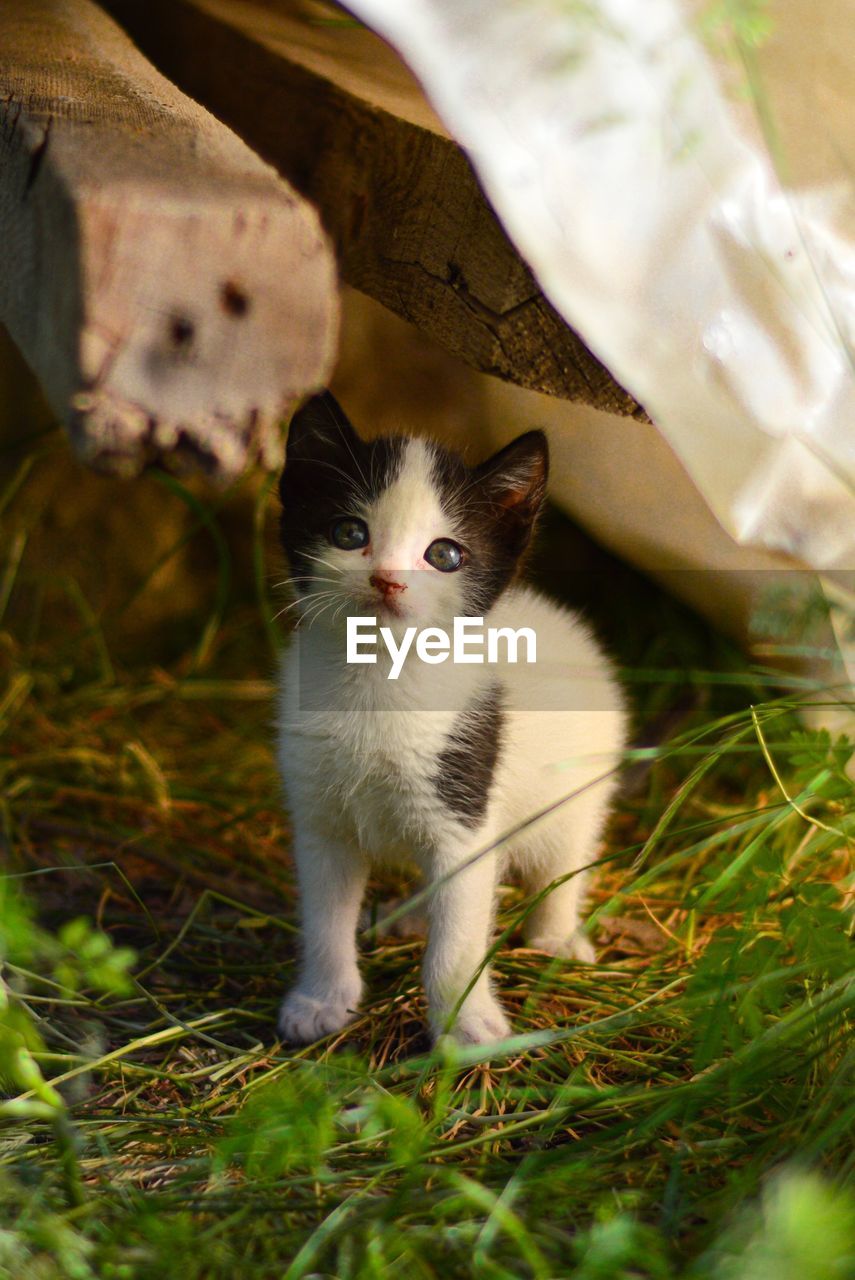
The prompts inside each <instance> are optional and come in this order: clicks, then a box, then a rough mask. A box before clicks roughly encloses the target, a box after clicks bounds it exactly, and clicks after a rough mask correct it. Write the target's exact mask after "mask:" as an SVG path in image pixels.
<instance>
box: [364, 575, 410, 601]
mask: <svg viewBox="0 0 855 1280" xmlns="http://www.w3.org/2000/svg"><path fill="white" fill-rule="evenodd" d="M368 581H369V582H370V583H371V585H372V587H373V588H374V589H375V591H380V592H382V594H383V595H384V596H391V595H394V594H395V592H396V591H406V589H407V586H406V583H404V582H393V581H392V579H391V578H389V577H387V576H386V574H385V573H372V575H371V577H370V578H369V579H368Z"/></svg>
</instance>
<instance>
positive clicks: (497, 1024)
mask: <svg viewBox="0 0 855 1280" xmlns="http://www.w3.org/2000/svg"><path fill="white" fill-rule="evenodd" d="M432 1021H433V1031H434V1037H435V1038H436V1037H438V1036H439V1035H443V1034H444V1035H447V1036H448V1037H449V1039H451V1040H454V1041H455V1042H456V1043H457V1044H467V1045H468V1044H493V1043H494V1041H496V1040H504V1039H505V1038H506V1037H507V1036H510V1035H513V1029H512V1027H511V1024H510V1023H509V1022H508V1020H507V1018H506V1017H505V1014H504V1010H503V1009H502V1006H501V1005H500V1004H499V1003H498V1002H497V1001H495V1000H490V1001H489V1003H488V1002H487V1001H484V1002H483V1003H479V1004H477V1005H470V1004H469V1002H467V1003H466V1004H464V1006H463V1008H462V1009H461V1010H460V1012H459V1013H458V1015H457V1017H456V1018H455V1020H454V1024H453V1026H452V1027H451V1028H450V1030H448V1031H446V1026H447V1023H448V1016H446V1017H445V1018H444V1019H440V1018H435V1019H433V1020H432Z"/></svg>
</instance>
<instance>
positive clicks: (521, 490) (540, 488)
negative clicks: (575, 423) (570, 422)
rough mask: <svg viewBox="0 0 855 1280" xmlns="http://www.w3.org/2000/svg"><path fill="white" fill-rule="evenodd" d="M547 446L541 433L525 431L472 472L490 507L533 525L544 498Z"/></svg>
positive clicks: (547, 471)
mask: <svg viewBox="0 0 855 1280" xmlns="http://www.w3.org/2000/svg"><path fill="white" fill-rule="evenodd" d="M548 474H549V446H548V444H547V443H546V436H545V435H544V434H543V432H542V431H527V432H526V433H525V435H522V436H517V438H516V440H512V441H511V443H510V444H508V445H505V447H504V449H500V450H499V452H498V453H494V454H493V456H492V458H488V459H487V461H486V462H482V463H481V465H480V467H476V469H475V483H476V484H477V485H478V486H479V487H480V489H481V491H482V492H483V493H485V494H486V496H487V498H488V499H489V501H490V503H491V505H493V506H494V507H497V508H498V509H499V510H500V512H506V513H507V515H508V516H512V517H516V519H517V520H518V521H519V522H520V523H521V524H532V523H533V522H534V519H535V517H536V515H537V513H538V511H539V510H540V507H541V504H542V503H543V499H544V497H545V496H546V479H547V476H548Z"/></svg>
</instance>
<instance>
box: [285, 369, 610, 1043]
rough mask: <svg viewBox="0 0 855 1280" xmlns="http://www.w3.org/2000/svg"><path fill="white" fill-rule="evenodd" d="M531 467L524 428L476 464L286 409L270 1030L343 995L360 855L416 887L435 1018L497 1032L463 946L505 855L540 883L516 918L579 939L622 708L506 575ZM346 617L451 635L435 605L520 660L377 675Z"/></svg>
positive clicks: (563, 632) (576, 942)
mask: <svg viewBox="0 0 855 1280" xmlns="http://www.w3.org/2000/svg"><path fill="white" fill-rule="evenodd" d="M547 466H548V453H547V444H546V438H545V436H544V435H543V433H542V432H540V431H531V432H528V433H527V434H526V435H523V436H520V437H519V438H518V439H517V440H515V441H513V442H512V443H511V444H509V445H508V446H507V447H506V448H504V449H502V450H501V451H500V452H499V453H497V454H496V455H495V456H494V457H492V458H489V459H488V460H487V461H486V462H484V463H482V464H481V465H480V466H478V467H475V468H470V467H467V466H466V465H465V464H464V463H463V461H462V460H461V459H460V458H459V457H457V456H456V455H455V454H453V453H450V452H449V451H447V450H446V449H443V448H441V447H440V446H439V445H437V444H433V443H430V442H427V441H424V440H418V439H413V438H410V437H408V436H396V437H388V436H387V437H383V438H380V439H377V440H374V441H372V442H370V443H366V442H365V441H363V440H361V439H360V438H359V436H358V435H357V434H356V432H355V431H354V430H353V427H352V426H351V425H350V423H349V421H348V420H347V418H346V417H345V415H344V413H343V412H342V410H341V408H340V407H339V405H338V404H337V403H336V401H335V400H334V399H333V397H332V396H331V395H330V394H329V393H326V394H324V395H320V396H316V397H315V398H314V399H312V400H310V401H309V402H308V403H307V404H306V405H305V406H304V408H302V409H301V410H300V411H299V412H298V413H297V414H296V416H295V417H294V419H293V421H292V423H291V428H290V434H289V438H288V450H287V459H286V465H285V471H284V473H283V476H282V481H281V486H280V492H281V497H282V508H283V510H282V523H281V535H282V543H283V546H284V549H285V551H286V553H287V556H288V558H289V561H290V565H291V570H292V574H293V578H292V581H293V584H294V586H295V590H296V592H297V600H296V603H295V606H294V607H295V609H296V611H297V614H298V615H299V619H300V620H299V624H298V627H297V631H296V633H295V638H294V641H293V643H292V645H291V647H290V649H289V651H288V652H287V654H286V656H285V658H284V662H283V667H282V676H281V693H280V704H279V765H280V769H281V772H282V778H283V782H284V786H285V791H286V795H287V799H288V802H289V805H290V809H291V814H292V818H293V826H294V853H295V858H296V864H297V874H298V879H299V889H300V896H301V915H302V964H301V968H300V972H299V977H298V979H297V982H296V984H295V986H294V987H293V989H292V990H291V991H290V992H289V994H288V995H287V997H286V998H285V1001H284V1003H283V1005H282V1008H281V1012H280V1016H279V1029H280V1032H281V1034H282V1036H283V1038H284V1039H286V1040H288V1041H290V1042H292V1043H306V1042H309V1041H312V1040H316V1039H317V1038H319V1037H320V1036H323V1035H326V1034H328V1033H330V1032H334V1031H338V1030H339V1029H340V1028H341V1027H343V1026H344V1025H345V1024H346V1023H347V1022H349V1021H350V1020H351V1019H352V1018H353V1016H354V1014H355V1011H356V1009H357V1006H358V1004H359V1000H360V997H361V994H362V980H361V977H360V973H359V964H358V959H357V950H356V929H357V921H358V918H359V912H360V904H361V901H362V896H363V892H364V889H365V883H366V879H367V877H368V874H369V870H370V868H371V866H372V864H373V863H377V862H386V863H389V862H397V861H399V860H406V861H409V862H410V863H416V864H418V866H419V867H420V868H421V869H422V871H423V873H424V875H425V877H426V879H427V881H428V883H429V884H432V885H433V886H434V890H433V892H432V893H431V895H430V900H429V909H428V910H429V939H428V943H427V949H426V953H425V960H424V984H425V989H426V994H427V1000H428V1009H429V1018H430V1024H431V1028H432V1031H433V1033H434V1035H439V1034H441V1033H443V1032H450V1034H451V1035H453V1036H454V1037H455V1038H456V1039H457V1040H458V1041H460V1042H463V1043H470V1044H472V1043H474V1044H478V1043H482V1042H487V1041H492V1040H497V1039H500V1038H501V1037H503V1036H505V1035H507V1034H509V1031H510V1028H509V1025H508V1021H507V1018H506V1017H505V1014H504V1012H503V1010H502V1008H501V1005H500V1004H499V1003H498V1001H497V1000H496V997H495V995H494V994H493V991H492V988H491V984H490V975H489V972H488V970H487V968H486V966H484V965H483V961H484V957H485V954H486V952H487V950H488V947H489V945H490V940H491V932H492V928H493V919H494V896H495V890H496V884H497V879H498V877H499V876H500V874H501V873H502V870H503V868H504V867H505V866H507V865H508V864H509V863H510V864H512V865H514V866H515V867H516V868H518V869H519V871H520V872H521V874H522V877H523V880H524V882H525V884H526V885H527V887H528V889H529V890H531V891H535V892H536V891H539V890H543V889H545V888H546V887H547V886H549V885H551V884H552V882H553V881H556V880H557V881H558V883H557V884H556V886H555V888H554V889H553V890H552V891H551V892H549V893H548V894H547V895H546V896H545V897H544V898H543V900H542V901H541V903H540V904H539V905H538V906H537V907H536V908H535V910H534V911H533V912H532V913H531V914H530V915H529V917H528V920H527V922H526V931H527V938H528V941H529V944H530V945H531V946H533V947H538V948H541V949H543V950H545V951H548V952H550V953H554V954H557V955H564V956H571V957H575V958H576V959H577V960H591V959H592V958H593V952H592V948H591V944H590V942H589V941H588V939H587V937H586V936H585V935H584V933H583V932H582V931H581V929H580V919H579V909H580V904H581V900H582V891H583V883H584V873H581V872H580V869H581V868H584V867H585V866H586V865H587V864H588V863H590V862H592V861H593V859H594V858H595V856H596V851H597V843H598V841H599V839H600V835H601V832H602V829H603V823H604V819H605V817H606V815H607V810H608V805H609V801H610V798H611V795H612V793H613V789H614V784H615V768H616V765H617V763H618V761H619V760H620V757H621V753H622V750H623V747H624V744H625V732H626V723H625V714H624V710H623V706H622V700H621V695H620V692H619V690H618V688H617V686H616V684H615V681H614V679H613V677H612V675H611V671H610V667H609V664H608V662H607V660H606V658H605V657H604V656H603V654H602V653H601V651H600V649H599V647H598V646H597V644H596V642H595V641H594V640H593V638H592V637H591V635H590V634H589V632H588V631H587V629H586V628H585V627H584V626H583V625H581V624H580V622H579V621H578V619H576V618H575V617H574V616H573V615H572V614H570V613H568V612H567V610H565V609H563V608H560V607H559V606H558V605H556V604H553V603H552V602H551V601H549V600H547V599H545V598H544V597H543V596H541V595H539V594H537V593H536V592H535V591H533V590H531V589H530V588H529V587H526V586H521V585H517V584H516V582H515V576H516V572H517V569H518V567H519V564H520V560H521V557H522V556H523V553H524V552H525V550H526V548H527V546H528V543H529V540H530V537H531V532H532V527H533V525H534V521H535V519H536V517H537V514H538V511H539V509H540V506H541V504H542V502H543V498H544V493H545V489H546V478H547ZM348 615H358V616H361V617H366V616H367V617H376V619H377V626H378V628H379V627H380V626H386V627H388V628H389V631H390V633H391V634H392V635H394V636H395V637H396V638H397V640H398V641H400V638H401V636H402V635H403V632H404V630H405V629H406V628H408V627H413V626H415V627H417V628H419V630H421V629H423V628H427V627H440V628H442V629H443V630H444V631H446V632H448V633H449V634H451V632H452V629H453V619H454V618H455V617H478V618H483V619H484V625H485V627H497V628H499V627H501V628H511V629H513V630H515V631H516V630H518V629H519V628H521V627H527V628H530V629H532V630H533V631H534V632H535V633H536V638H537V647H536V661H535V662H534V663H531V664H530V663H526V662H520V661H518V662H517V663H516V664H513V663H511V662H509V661H507V660H505V661H501V662H499V663H493V664H488V663H486V662H485V663H482V664H475V663H461V662H452V661H450V660H449V661H445V662H443V663H442V664H439V662H438V661H437V662H436V663H435V664H432V665H427V663H425V662H423V661H421V660H419V659H418V658H417V657H415V656H412V658H411V659H408V661H407V662H405V663H404V664H403V666H402V667H401V669H400V674H399V675H398V677H397V678H396V679H389V674H390V661H391V660H390V659H389V657H388V655H387V653H386V651H385V649H383V648H380V647H378V648H377V650H376V654H377V661H376V663H374V664H373V665H369V664H358V665H357V664H352V663H348V662H347V660H346V645H345V627H346V619H347V617H348ZM571 795H572V796H573V798H572V799H571V800H570V801H569V802H568V803H566V804H559V803H558V802H560V801H561V799H562V798H563V797H567V796H571ZM556 805H557V806H558V807H556V808H554V809H553V811H552V812H549V810H550V806H556ZM539 814H542V815H543V816H540V817H538V816H537V815H539ZM529 819H534V821H533V822H531V823H530V824H529V825H525V824H526V821H527V820H529ZM520 828H521V829H520ZM514 832H516V834H512V835H511V836H510V838H509V839H508V840H506V841H504V842H502V837H503V836H504V835H505V834H506V833H514ZM481 850H486V851H487V852H485V853H484V854H483V855H482V856H480V857H478V856H477V855H478V853H479V851H481ZM573 873H575V874H573ZM568 875H569V878H567V879H562V877H567V876H568ZM479 970H480V972H479ZM476 975H477V976H476ZM464 992H466V994H465V997H464V998H463V999H462V1002H461V997H463V996H464ZM458 1006H459V1007H458ZM455 1010H456V1014H455Z"/></svg>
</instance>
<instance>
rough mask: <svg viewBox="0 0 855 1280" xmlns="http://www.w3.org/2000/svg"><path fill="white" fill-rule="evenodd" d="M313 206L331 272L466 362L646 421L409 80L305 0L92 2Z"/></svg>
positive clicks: (363, 35)
mask: <svg viewBox="0 0 855 1280" xmlns="http://www.w3.org/2000/svg"><path fill="white" fill-rule="evenodd" d="M106 3H107V4H108V5H109V7H110V8H111V10H112V11H113V12H114V13H116V14H117V16H118V17H119V18H120V20H121V21H122V22H123V23H124V24H125V25H126V26H127V28H128V30H129V31H130V32H131V33H132V35H133V36H134V38H135V39H136V40H138V41H139V42H140V44H141V46H142V47H143V48H144V49H145V50H146V51H147V52H148V53H149V55H150V56H151V57H152V58H153V59H154V61H155V62H156V63H157V64H158V65H159V66H160V67H161V68H162V69H163V70H164V71H165V72H166V74H168V75H169V76H171V77H173V78H174V79H175V80H176V81H177V83H179V84H180V85H181V86H182V87H183V88H184V89H185V90H186V91H187V92H188V93H192V94H193V95H194V97H197V98H199V99H200V100H201V101H203V102H204V103H205V104H206V105H207V106H209V107H210V108H211V110H212V111H215V112H216V113H217V115H218V116H220V117H221V118H222V119H223V120H225V121H227V123H229V124H230V125H231V126H232V127H233V128H234V129H236V130H237V132H239V133H240V134H241V135H242V136H243V137H244V138H246V139H247V141H248V142H249V143H250V144H251V145H252V146H253V147H255V148H256V149H257V150H258V151H259V152H260V153H261V154H262V155H263V156H265V157H266V158H267V159H269V160H271V161H272V162H273V163H274V164H275V165H276V166H277V167H278V168H279V169H280V170H281V171H282V172H283V173H284V174H285V175H286V176H287V177H288V178H289V179H290V180H291V181H292V182H293V183H294V185H295V186H296V187H297V189H298V190H299V191H301V192H302V193H303V194H304V195H306V196H307V197H308V198H309V199H310V200H311V201H312V202H313V203H314V204H315V205H317V207H318V209H319V210H320V213H321V216H322V218H323V221H324V224H325V226H326V227H327V229H328V231H329V232H330V234H331V235H332V237H333V239H334V241H335V244H336V248H337V251H338V256H339V262H340V267H341V273H342V276H343V278H344V279H345V280H346V281H347V282H348V283H349V284H352V285H354V286H355V287H356V288H357V289H361V290H362V291H363V292H365V293H367V294H369V295H370V296H371V297H373V298H375V299H377V301H379V302H381V303H383V304H384V306H386V307H389V308H390V309H391V310H392V311H395V312H396V313H397V314H398V315H400V316H402V317H403V318H404V319H405V320H409V321H411V322H412V323H414V324H415V325H417V326H418V327H419V328H421V329H423V330H424V331H425V332H426V333H428V334H430V335H431V337H433V338H435V339H436V340H437V341H438V342H440V343H441V344H442V345H443V346H444V347H446V349H448V350H449V351H451V352H453V353H454V354H455V355H458V356H460V357H461V358H462V359H464V360H465V361H467V362H468V363H469V364H471V365H474V367H475V368H477V369H481V370H484V371H485V372H488V373H492V374H496V375H498V376H499V377H501V378H505V379H507V380H508V381H511V382H516V383H518V384H519V385H521V386H524V387H531V388H534V389H535V390H538V391H545V392H548V393H550V394H552V395H556V396H560V397H562V398H564V399H567V400H577V401H582V402H584V403H586V404H591V405H595V406H596V407H597V408H599V409H608V410H611V411H612V412H617V413H621V414H627V415H633V416H636V417H644V416H645V415H644V412H643V410H642V409H640V407H639V406H638V404H637V403H636V401H635V400H633V399H632V397H631V396H629V395H628V394H627V393H626V392H625V391H624V390H623V388H622V387H620V386H618V384H617V383H616V382H615V381H614V380H613V378H612V376H611V374H610V373H609V372H608V371H607V370H606V369H605V368H604V367H603V366H602V365H601V364H600V363H599V361H598V360H597V359H596V358H595V357H594V356H593V355H591V353H590V352H589V351H588V349H587V348H586V347H585V345H584V343H583V342H582V341H581V339H580V338H578V337H577V335H576V334H575V333H573V331H572V330H571V329H569V328H568V327H567V325H566V324H565V323H564V321H563V320H562V319H561V317H560V316H558V315H557V314H556V312H555V311H554V310H553V308H552V306H551V305H550V304H549V303H548V302H547V301H546V299H545V298H544V296H543V294H542V293H541V291H540V289H539V287H538V285H537V282H536V281H535V280H534V278H533V277H532V274H531V272H530V271H529V269H528V267H527V266H526V265H525V264H524V263H523V262H522V260H521V259H520V257H519V255H518V254H517V252H516V250H515V249H514V248H513V246H512V245H511V244H510V242H509V241H508V239H507V237H506V235H505V233H504V231H503V230H502V228H501V226H500V224H499V222H498V220H497V218H496V217H495V215H494V213H493V211H492V209H491V208H490V206H489V204H488V203H487V201H486V199H485V197H484V196H483V194H482V192H481V190H480V187H479V186H478V182H477V180H476V178H475V176H474V174H473V171H472V169H471V167H470V165H469V162H468V160H467V159H466V157H465V155H464V154H463V152H462V151H461V149H460V148H459V147H458V146H457V145H456V143H454V142H453V141H452V139H451V138H449V136H448V134H447V132H446V130H445V129H444V127H443V126H442V124H441V123H440V121H439V120H438V119H437V117H436V115H435V114H434V112H433V111H432V110H431V108H430V106H429V105H428V103H427V102H426V100H425V98H424V95H423V93H422V91H421V89H420V88H419V86H418V84H417V83H416V81H415V79H414V78H413V76H412V75H411V74H410V72H409V71H408V70H407V68H406V67H405V66H404V64H403V63H402V62H401V60H400V59H399V58H398V56H397V54H395V53H394V52H393V50H392V49H390V48H389V46H388V45H386V44H385V43H384V42H383V41H381V40H380V39H379V38H378V37H377V36H375V35H374V34H373V33H372V32H370V31H367V30H366V29H364V28H361V27H359V26H358V25H356V24H350V25H348V24H347V21H346V20H344V21H343V20H342V18H341V14H340V13H339V15H338V16H339V21H338V23H332V24H331V23H330V12H331V11H330V9H329V8H327V7H325V6H322V5H318V4H315V3H313V2H312V0H253V2H247V0H106Z"/></svg>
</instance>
